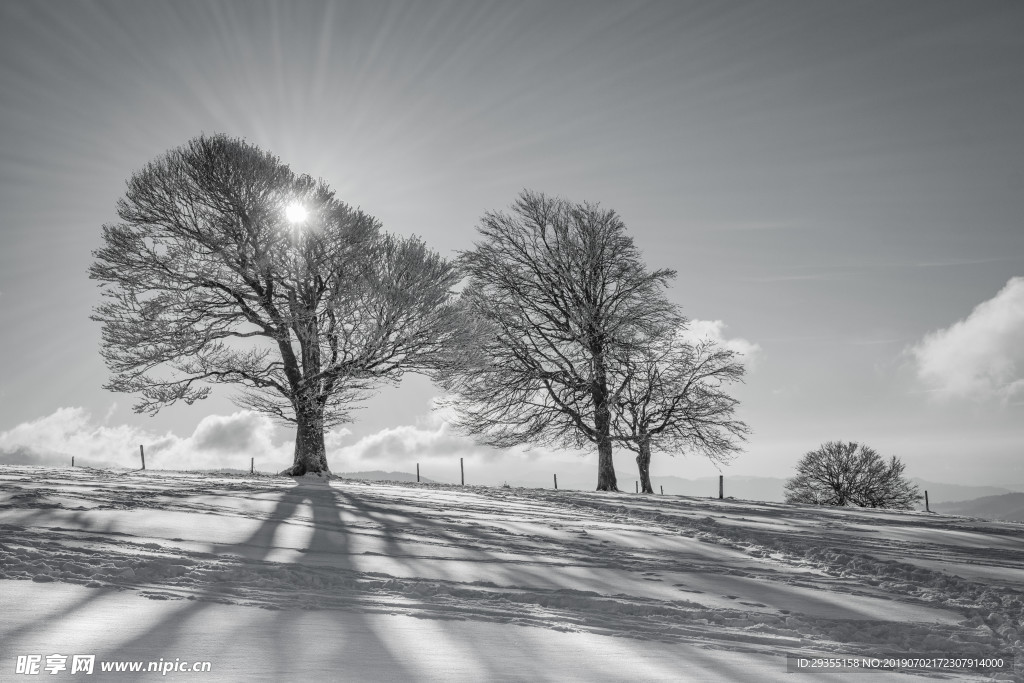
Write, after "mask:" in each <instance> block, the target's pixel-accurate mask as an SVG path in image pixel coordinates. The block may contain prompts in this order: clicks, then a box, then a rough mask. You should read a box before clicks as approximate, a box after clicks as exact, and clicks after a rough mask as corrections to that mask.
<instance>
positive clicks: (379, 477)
mask: <svg viewBox="0 0 1024 683" xmlns="http://www.w3.org/2000/svg"><path fill="white" fill-rule="evenodd" d="M338 476H339V477H341V478H342V479H359V480H361V481H403V482H414V481H416V474H415V473H413V472H385V471H383V470H371V471H369V472H342V473H340V474H339V475H338ZM420 482H421V483H424V484H436V483H437V482H435V481H434V480H433V479H427V478H426V477H420Z"/></svg>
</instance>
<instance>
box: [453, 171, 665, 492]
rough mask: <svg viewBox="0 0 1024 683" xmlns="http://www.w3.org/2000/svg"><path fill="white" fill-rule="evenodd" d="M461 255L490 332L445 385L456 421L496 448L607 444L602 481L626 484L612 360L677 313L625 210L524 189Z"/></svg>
mask: <svg viewBox="0 0 1024 683" xmlns="http://www.w3.org/2000/svg"><path fill="white" fill-rule="evenodd" d="M478 231H479V234H480V237H481V239H480V240H479V241H478V242H476V243H475V245H474V248H473V249H472V250H470V251H467V252H464V253H462V254H461V263H462V265H463V267H464V269H465V271H466V272H467V274H468V275H469V281H468V283H467V285H466V287H465V290H464V292H463V297H464V298H465V299H466V301H467V305H468V307H469V308H470V309H471V311H472V313H473V314H474V316H476V317H477V319H479V320H482V321H483V324H484V325H486V326H488V327H489V330H490V332H489V334H488V335H487V338H486V339H485V340H484V341H483V342H482V343H481V345H480V346H479V348H477V349H476V351H475V357H476V360H477V362H475V363H468V364H467V365H466V367H464V368H463V369H462V371H461V372H459V373H456V374H454V375H453V376H452V377H450V378H449V379H448V381H447V382H446V383H445V386H446V388H447V389H449V391H450V392H451V393H450V399H449V401H448V403H449V405H451V406H453V407H454V408H455V409H456V414H457V418H456V425H457V426H458V427H459V428H460V429H461V430H462V431H463V432H464V433H467V434H469V435H471V436H473V437H475V438H476V439H477V440H479V441H480V442H482V443H486V444H489V445H492V446H496V447H501V448H507V447H510V446H514V445H519V444H541V443H543V444H549V445H555V446H565V447H574V446H576V445H578V444H579V443H580V442H581V440H584V441H589V442H592V443H595V444H596V445H597V452H598V477H597V488H598V490H602V491H615V490H618V489H617V483H616V478H615V468H614V465H613V462H612V442H613V439H614V435H613V433H612V426H611V425H612V406H613V395H614V393H615V391H616V387H615V386H614V385H613V377H612V374H611V368H610V366H609V363H610V362H611V359H612V356H613V354H627V353H628V351H627V349H628V348H630V347H631V346H632V345H633V344H634V343H635V342H636V340H637V339H640V338H641V337H643V336H644V335H645V334H646V333H648V332H649V329H651V328H653V327H655V326H657V325H658V324H659V321H661V320H662V319H663V318H664V317H665V316H670V315H673V314H674V313H673V312H674V308H673V306H672V305H671V304H670V303H669V302H668V301H667V300H666V299H665V297H664V288H665V287H666V286H667V283H668V282H669V280H671V278H673V277H674V276H675V273H674V272H673V271H671V270H656V271H649V270H648V269H647V268H646V266H645V264H644V262H643V259H642V257H641V255H640V252H639V250H638V249H637V248H636V246H635V245H634V244H633V240H632V238H630V237H629V236H627V235H626V228H625V225H624V223H623V222H622V220H621V219H620V218H619V216H618V215H617V214H616V213H615V212H614V211H609V210H604V209H601V208H600V207H599V206H598V205H596V204H589V203H583V204H577V203H572V202H569V201H567V200H564V199H558V198H552V197H548V196H545V195H543V194H540V193H535V192H529V191H524V192H523V193H522V194H520V196H519V198H518V199H517V200H516V202H515V203H514V204H513V205H512V210H511V212H509V213H503V212H489V213H487V214H485V215H484V217H483V218H482V220H481V223H480V225H479V227H478Z"/></svg>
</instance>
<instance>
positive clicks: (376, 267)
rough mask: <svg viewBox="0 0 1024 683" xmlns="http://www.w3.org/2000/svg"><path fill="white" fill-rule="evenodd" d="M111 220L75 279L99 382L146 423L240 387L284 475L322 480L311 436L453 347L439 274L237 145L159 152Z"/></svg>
mask: <svg viewBox="0 0 1024 683" xmlns="http://www.w3.org/2000/svg"><path fill="white" fill-rule="evenodd" d="M289 208H290V209H291V211H292V221H289V220H288V219H287V218H286V215H285V214H286V210H288V209H289ZM117 212H118V216H119V217H120V219H121V222H119V223H114V224H111V225H105V226H104V227H103V241H104V246H103V247H102V248H101V249H98V250H97V251H96V252H94V256H95V259H96V260H95V262H94V263H93V265H92V266H91V267H90V270H89V274H90V277H91V278H93V279H95V280H99V281H100V283H101V284H100V286H101V287H102V288H103V289H104V291H103V296H104V299H105V302H104V303H102V304H101V305H99V306H98V307H97V308H96V309H95V311H94V315H93V316H92V318H93V320H96V321H99V322H101V323H102V324H103V348H102V354H103V357H104V359H105V361H106V363H107V366H108V367H109V368H110V370H111V372H112V379H111V380H110V382H109V383H108V384H107V385H106V388H108V389H110V390H113V391H123V392H132V393H138V394H140V395H141V399H140V401H139V402H138V403H137V404H136V405H135V406H134V409H135V411H136V412H140V413H141V412H148V413H150V414H155V413H156V412H157V411H159V410H160V409H161V408H162V407H164V406H167V405H171V404H173V403H175V402H176V401H179V400H182V401H185V402H186V403H192V402H194V401H196V400H199V399H203V398H206V396H207V395H208V394H209V393H210V389H211V385H212V384H218V383H230V384H237V385H241V387H242V388H243V391H242V392H241V394H240V395H239V396H238V397H237V398H236V399H235V400H236V402H237V403H238V404H239V405H241V406H244V407H248V408H251V409H254V410H258V411H261V412H264V413H268V414H270V415H271V416H273V417H274V418H276V419H278V420H281V421H284V422H287V423H292V424H294V425H295V426H296V438H295V458H294V462H293V464H292V466H291V468H290V469H288V470H286V473H288V474H293V475H297V476H298V475H302V474H304V473H306V472H327V471H329V470H328V466H327V459H326V453H325V449H324V429H325V428H326V427H330V426H332V425H335V424H338V423H340V422H345V421H348V419H349V415H348V411H347V410H346V408H347V406H349V405H350V404H351V403H352V402H353V401H357V400H359V399H361V398H363V397H364V396H365V395H366V394H367V392H368V391H370V390H372V388H373V387H374V386H375V385H377V384H378V383H380V382H382V381H397V380H398V379H399V378H400V377H401V375H402V373H403V372H405V371H418V372H425V373H434V372H440V371H443V369H444V367H445V366H446V364H447V363H448V362H449V361H448V360H446V359H449V358H450V349H451V348H452V347H453V346H458V345H460V344H462V345H464V344H465V343H466V342H465V341H459V335H460V330H462V329H464V328H463V327H462V323H463V320H464V315H463V314H462V311H461V310H460V308H459V306H458V304H457V302H456V301H455V299H454V298H453V295H452V294H451V291H452V288H453V287H454V286H455V285H456V284H457V282H458V280H459V275H458V272H457V270H456V269H455V268H454V266H453V265H452V264H450V263H448V262H446V261H445V260H444V259H442V258H441V257H439V256H438V255H437V254H436V253H433V252H431V251H430V250H428V249H427V248H426V247H425V246H424V244H423V243H422V242H421V241H419V240H417V239H403V238H399V237H394V236H391V235H387V234H384V233H382V232H381V230H380V224H379V223H378V221H377V220H376V219H374V218H373V217H371V216H369V215H367V214H365V213H363V212H362V211H360V210H357V209H352V208H351V207H349V206H348V205H346V204H344V203H342V202H340V201H338V200H337V199H336V198H335V197H334V194H333V192H332V191H331V190H330V189H329V188H328V187H327V186H326V184H324V183H323V182H322V181H314V180H312V179H311V178H309V177H308V176H296V175H295V174H294V173H293V172H292V171H291V170H290V169H289V168H288V166H286V165H284V164H282V163H281V162H280V161H279V159H278V158H277V157H275V156H273V155H271V154H269V153H268V152H265V151H262V150H260V149H259V148H257V147H255V146H253V145H251V144H248V143H246V142H244V141H242V140H238V139H232V138H228V137H225V136H222V135H218V136H213V137H202V136H201V137H198V138H195V139H193V140H191V141H189V142H188V143H187V144H185V145H183V146H181V147H179V148H177V149H174V150H172V151H170V152H168V153H166V154H165V155H163V156H161V157H160V158H158V159H156V160H155V161H153V162H151V163H150V164H148V165H147V166H146V167H145V168H143V169H142V170H141V171H138V172H137V173H135V174H134V175H133V176H132V177H131V178H130V180H129V181H128V190H127V192H126V194H125V196H124V197H123V198H122V199H121V200H120V201H119V202H118V204H117ZM302 214H305V216H304V217H303V215H302Z"/></svg>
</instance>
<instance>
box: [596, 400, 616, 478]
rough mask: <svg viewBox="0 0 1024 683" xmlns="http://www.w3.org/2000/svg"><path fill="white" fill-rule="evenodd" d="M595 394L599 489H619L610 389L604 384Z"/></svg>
mask: <svg viewBox="0 0 1024 683" xmlns="http://www.w3.org/2000/svg"><path fill="white" fill-rule="evenodd" d="M602 389H603V391H602ZM594 394H595V396H594V429H595V430H596V431H597V490H598V491H618V490H619V486H618V482H617V481H616V479H615V462H614V461H613V460H612V439H611V425H612V416H611V413H610V412H609V410H608V389H607V387H604V386H602V387H600V389H598V390H596V391H594Z"/></svg>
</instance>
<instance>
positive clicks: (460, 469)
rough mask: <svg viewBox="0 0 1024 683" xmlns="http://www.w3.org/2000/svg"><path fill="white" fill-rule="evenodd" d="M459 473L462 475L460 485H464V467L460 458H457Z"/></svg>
mask: <svg viewBox="0 0 1024 683" xmlns="http://www.w3.org/2000/svg"><path fill="white" fill-rule="evenodd" d="M459 473H460V474H461V475H462V485H463V486H465V485H466V468H465V466H464V465H463V464H462V458H459Z"/></svg>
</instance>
